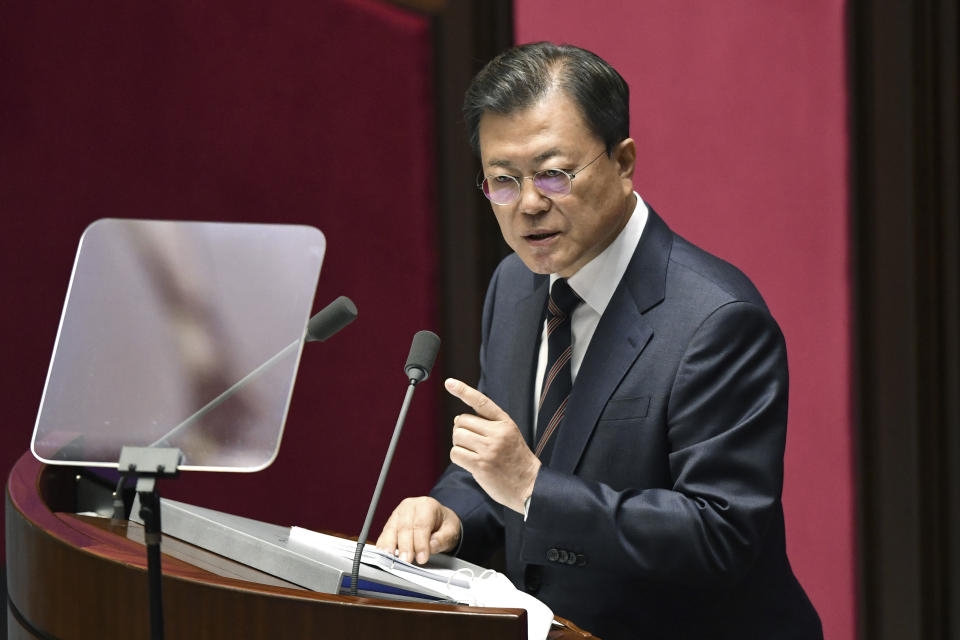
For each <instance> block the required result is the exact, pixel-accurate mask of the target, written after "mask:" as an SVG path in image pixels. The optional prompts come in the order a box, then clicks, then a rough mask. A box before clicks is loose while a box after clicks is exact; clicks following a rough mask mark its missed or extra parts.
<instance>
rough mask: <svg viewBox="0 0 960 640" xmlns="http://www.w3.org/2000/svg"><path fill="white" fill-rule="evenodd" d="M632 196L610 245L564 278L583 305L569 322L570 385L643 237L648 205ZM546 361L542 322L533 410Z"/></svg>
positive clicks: (535, 416) (552, 276)
mask: <svg viewBox="0 0 960 640" xmlns="http://www.w3.org/2000/svg"><path fill="white" fill-rule="evenodd" d="M633 195H634V196H636V198H637V204H636V207H635V208H634V210H633V213H632V214H631V216H630V218H629V219H628V220H627V224H626V225H624V227H623V229H622V230H621V231H620V233H619V234H618V235H617V237H616V238H614V240H613V242H611V243H610V246H608V247H607V248H606V249H604V250H603V251H602V252H600V255H598V256H597V257H596V258H594V259H593V260H591V261H590V262H588V263H587V264H585V265H583V266H582V267H581V268H580V270H579V271H577V272H576V273H575V274H573V275H572V276H570V277H569V278H567V283H568V284H569V285H570V288H571V289H573V290H574V292H575V293H576V294H577V295H578V296H580V299H581V300H583V302H584V304H581V305H578V306H577V308H576V309H575V310H574V312H573V317H572V318H571V319H570V339H571V343H572V344H571V346H572V347H573V353H572V354H571V358H570V376H571V383H572V382H576V380H577V372H578V371H579V370H580V363H582V362H583V356H584V355H585V354H586V353H587V347H588V346H590V339H591V338H593V332H594V331H596V330H597V325H598V324H599V323H600V316H602V315H603V312H604V310H606V308H607V305H608V304H610V298H612V297H613V292H614V291H616V289H617V286H618V285H619V284H620V280H621V279H622V278H623V274H624V273H626V271H627V265H628V264H630V259H631V258H632V257H633V254H634V252H635V251H636V249H637V244H639V242H640V236H641V235H642V234H643V228H644V227H645V226H646V224H647V215H648V214H647V205H646V204H644V202H643V200H642V199H641V198H640V196H639V195H638V194H637V193H636V192H634V194H633ZM559 277H560V276H559V275H557V274H555V273H552V274H550V286H551V287H552V286H553V283H554V282H555V281H556V280H557V279H558V278H559ZM547 358H548V354H547V321H546V320H544V321H543V330H542V332H541V333H540V352H539V357H538V358H537V377H536V382H535V383H534V386H533V406H534V407H536V406H537V403H538V402H539V400H540V387H541V386H542V385H543V376H544V373H545V372H546V370H547ZM533 432H534V433H537V412H536V410H534V411H533ZM536 441H537V439H536V437H534V438H533V442H536Z"/></svg>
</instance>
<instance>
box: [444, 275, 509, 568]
mask: <svg viewBox="0 0 960 640" xmlns="http://www.w3.org/2000/svg"><path fill="white" fill-rule="evenodd" d="M502 266H503V265H502V264H501V265H500V266H498V267H497V269H496V271H494V274H493V277H492V278H491V279H490V286H489V287H488V289H487V295H486V299H485V301H484V304H483V321H482V334H483V337H484V340H483V341H482V342H481V346H480V382H479V384H478V385H477V388H478V390H479V391H480V392H481V393H487V384H486V380H485V378H484V371H485V367H484V360H485V358H486V351H485V346H484V345H486V336H487V335H488V333H489V329H490V323H491V321H492V318H493V300H494V298H495V297H496V291H497V283H498V281H499V276H500V271H501V269H502ZM430 496H431V497H433V498H435V499H436V500H437V501H438V502H440V503H441V504H443V505H445V506H447V507H449V508H450V509H452V510H453V511H454V512H455V513H456V514H457V517H459V518H460V523H461V526H462V527H463V528H462V531H461V534H462V535H461V539H460V546H459V548H458V549H457V552H456V555H457V556H458V557H461V558H464V559H465V560H469V561H471V562H478V563H483V562H484V561H485V560H486V559H487V558H489V556H490V555H491V554H492V553H493V552H494V551H495V550H496V549H498V548H500V547H501V546H502V545H503V507H501V506H500V505H499V504H498V503H497V502H495V501H494V500H493V499H492V498H490V496H488V495H487V493H486V492H485V491H484V490H483V489H481V488H480V485H479V484H477V481H476V480H474V479H473V476H472V475H471V474H470V473H469V472H467V471H466V470H464V469H463V468H462V467H459V466H457V465H455V464H452V463H451V464H450V465H449V466H448V467H447V469H446V471H444V473H443V475H441V476H440V479H439V480H438V481H437V483H436V484H435V485H434V487H433V489H432V490H431V491H430Z"/></svg>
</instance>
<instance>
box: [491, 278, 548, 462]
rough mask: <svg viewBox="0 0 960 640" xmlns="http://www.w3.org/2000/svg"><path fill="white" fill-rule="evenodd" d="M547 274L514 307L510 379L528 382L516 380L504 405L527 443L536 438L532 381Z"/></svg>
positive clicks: (535, 367) (535, 365)
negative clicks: (518, 382)
mask: <svg viewBox="0 0 960 640" xmlns="http://www.w3.org/2000/svg"><path fill="white" fill-rule="evenodd" d="M548 284H549V278H548V277H547V276H534V280H533V291H532V292H531V293H530V295H528V296H527V297H525V298H523V299H521V300H520V301H519V302H518V303H517V306H516V309H515V314H516V315H515V316H514V318H515V320H514V322H513V323H511V326H512V327H515V329H514V331H515V334H514V342H513V348H512V349H511V353H510V365H509V369H508V370H509V371H511V372H513V375H511V376H510V378H509V379H511V380H516V381H522V380H525V381H526V383H525V384H513V385H511V386H510V389H509V392H508V396H507V397H508V398H509V402H508V406H506V407H501V408H502V409H504V410H505V411H506V412H507V413H508V414H509V415H510V417H511V418H513V420H514V422H516V423H517V426H518V427H519V428H520V432H521V433H522V434H523V438H524V440H526V441H527V446H530V447H532V446H533V445H532V444H531V442H532V440H533V384H534V378H535V377H536V370H537V347H538V345H539V340H540V331H541V325H542V321H543V310H544V307H545V306H546V304H547V291H548V289H549V287H548Z"/></svg>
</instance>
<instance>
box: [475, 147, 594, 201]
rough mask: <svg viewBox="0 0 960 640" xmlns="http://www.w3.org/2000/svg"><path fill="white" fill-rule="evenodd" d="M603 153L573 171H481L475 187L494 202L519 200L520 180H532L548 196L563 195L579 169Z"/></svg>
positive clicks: (570, 187) (567, 191)
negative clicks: (529, 173)
mask: <svg viewBox="0 0 960 640" xmlns="http://www.w3.org/2000/svg"><path fill="white" fill-rule="evenodd" d="M604 153H606V150H604V151H601V152H600V153H599V154H598V155H597V157H596V158H594V159H593V160H591V161H590V162H588V163H587V164H585V165H583V166H582V167H580V168H579V169H577V170H576V171H573V172H570V171H564V170H563V169H543V170H541V171H537V172H536V173H535V174H533V175H532V176H520V177H519V178H517V177H515V176H511V175H496V176H484V175H483V174H482V173H481V174H480V175H479V176H477V179H478V180H479V182H478V183H477V188H478V189H480V190H481V191H483V195H485V196H487V199H488V200H489V201H490V202H492V203H494V204H513V203H514V202H516V201H517V200H519V199H520V191H521V190H522V188H523V185H522V183H521V182H520V181H521V180H533V186H534V187H536V188H537V191H539V192H540V193H542V194H543V195H544V196H546V197H548V198H555V197H557V196H565V195H567V194H569V193H570V191H571V189H573V179H574V178H576V177H577V175H578V174H579V173H580V172H581V171H583V170H584V169H586V168H587V167H589V166H590V165H592V164H593V163H594V162H596V161H597V159H599V158H600V156H602V155H603V154H604ZM481 178H482V180H481Z"/></svg>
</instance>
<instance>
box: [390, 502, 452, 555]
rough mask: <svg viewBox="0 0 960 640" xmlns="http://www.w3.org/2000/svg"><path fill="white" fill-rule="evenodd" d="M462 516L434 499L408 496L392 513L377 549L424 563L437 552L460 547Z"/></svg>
mask: <svg viewBox="0 0 960 640" xmlns="http://www.w3.org/2000/svg"><path fill="white" fill-rule="evenodd" d="M459 542H460V518H458V517H457V514H456V513H454V512H453V510H452V509H448V508H447V507H445V506H443V505H442V504H440V503H439V502H437V501H436V500H434V499H433V498H430V497H427V496H423V497H420V498H406V499H405V500H404V501H403V502H401V503H400V504H399V505H397V508H396V509H394V510H393V513H392V514H390V519H389V520H387V524H385V525H384V526H383V531H382V532H381V533H380V537H379V538H377V548H378V549H380V550H381V551H386V552H387V553H391V554H392V553H394V552H395V551H399V552H400V559H401V560H403V561H404V562H413V561H414V560H416V562H417V563H419V564H423V563H425V562H426V561H427V560H429V559H430V555H431V554H434V553H443V552H444V551H451V550H453V549H456V548H457V544H459Z"/></svg>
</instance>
